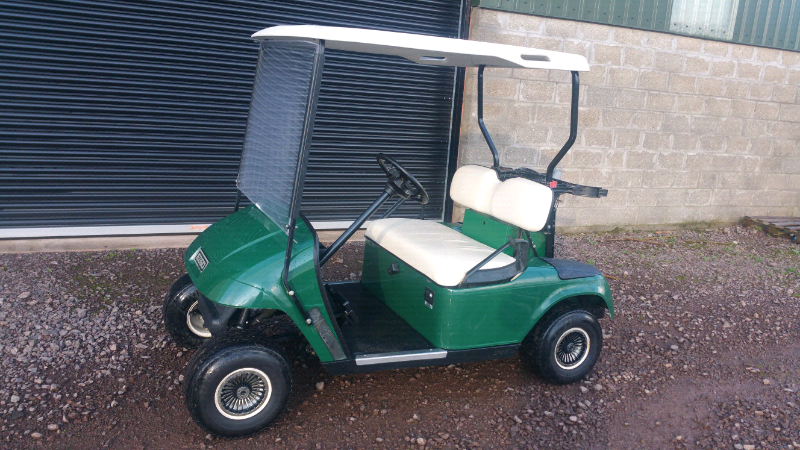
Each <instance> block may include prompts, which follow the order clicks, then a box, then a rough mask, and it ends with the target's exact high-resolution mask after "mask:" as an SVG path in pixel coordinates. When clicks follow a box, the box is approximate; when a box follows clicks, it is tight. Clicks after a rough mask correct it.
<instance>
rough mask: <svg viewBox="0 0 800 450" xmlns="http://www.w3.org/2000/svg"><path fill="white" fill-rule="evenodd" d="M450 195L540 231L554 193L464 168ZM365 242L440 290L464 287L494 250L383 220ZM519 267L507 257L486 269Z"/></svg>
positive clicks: (410, 223) (428, 226)
mask: <svg viewBox="0 0 800 450" xmlns="http://www.w3.org/2000/svg"><path fill="white" fill-rule="evenodd" d="M450 196H451V197H452V198H453V201H454V202H456V203H458V204H459V205H462V206H465V207H467V208H470V209H473V210H475V211H478V212H480V213H483V214H486V215H489V216H492V217H495V218H496V219H498V220H500V221H502V222H506V223H509V224H512V225H515V226H518V227H520V228H522V229H525V230H528V231H538V230H541V229H542V228H543V227H544V225H545V223H546V222H547V216H548V215H549V214H550V205H551V204H552V202H553V191H552V190H550V188H548V187H546V186H543V185H541V184H539V183H536V182H534V181H531V180H526V179H523V178H512V179H509V180H506V181H504V182H501V181H500V180H498V179H497V175H496V173H495V171H494V170H492V169H489V168H487V167H481V166H472V165H469V166H463V167H461V168H460V169H458V170H457V171H456V173H455V174H454V175H453V183H452V186H451V187H450ZM366 237H367V238H368V239H371V240H372V241H374V242H375V243H376V244H378V245H379V246H381V247H383V248H384V249H386V250H387V251H389V252H390V253H392V254H393V255H395V256H397V257H398V258H399V259H400V260H402V261H403V262H405V263H406V264H408V265H409V266H411V267H413V268H414V269H416V270H417V271H419V272H421V273H422V274H424V275H425V276H427V277H428V278H430V279H431V280H432V281H433V282H434V283H436V284H438V285H440V286H446V287H453V286H457V285H459V284H460V283H461V282H462V281H463V280H464V277H465V276H466V274H467V272H469V270H470V269H472V268H473V267H475V266H476V265H477V264H478V263H479V262H481V261H483V260H484V259H486V258H487V257H488V256H489V255H491V254H492V253H493V252H494V251H495V249H493V248H491V247H489V246H488V245H484V244H481V243H480V242H478V241H476V240H474V239H472V238H470V237H468V236H465V235H463V234H461V233H459V232H458V231H456V230H454V229H452V228H450V227H448V226H445V225H442V224H440V223H436V222H433V221H428V220H417V219H397V218H394V219H381V220H376V221H374V222H372V223H370V224H369V225H368V226H367V231H366ZM513 262H514V258H512V257H511V256H508V255H506V254H504V253H501V254H499V255H497V256H496V257H495V258H493V259H492V260H491V261H489V262H488V263H487V264H486V265H485V266H483V269H495V268H498V267H503V266H506V265H509V264H511V263H513Z"/></svg>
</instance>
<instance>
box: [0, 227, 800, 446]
mask: <svg viewBox="0 0 800 450" xmlns="http://www.w3.org/2000/svg"><path fill="white" fill-rule="evenodd" d="M362 252H363V243H352V244H348V245H346V246H345V247H344V248H343V249H342V251H341V252H340V253H339V254H337V256H336V257H334V259H333V260H332V261H331V264H330V265H329V267H327V268H326V270H325V274H324V275H325V278H326V279H357V278H358V277H360V271H361V266H360V264H361V263H360V259H361V255H362V254H363V253H362ZM557 256H559V257H562V258H569V259H576V260H580V261H586V262H590V263H593V264H595V265H597V267H599V268H600V269H601V270H602V271H603V272H604V273H605V274H606V275H607V276H609V282H610V284H611V287H612V291H613V294H614V298H615V302H616V307H617V317H616V318H615V319H613V320H610V319H608V318H606V319H603V320H602V321H601V323H602V325H603V329H604V333H605V348H604V349H603V353H602V356H601V359H600V361H599V363H598V364H597V365H596V367H595V370H594V371H593V372H592V373H591V374H590V375H589V376H588V377H587V379H585V380H583V381H581V382H580V383H577V384H574V385H570V386H553V385H549V384H546V383H544V382H542V381H541V380H539V379H538V378H536V377H535V376H532V375H530V374H529V373H528V372H526V371H525V370H524V369H523V367H522V366H521V365H520V363H519V360H518V358H512V359H508V360H502V361H491V362H484V363H474V364H463V365H455V366H449V367H435V368H427V369H408V370H398V371H389V372H379V373H374V374H364V375H352V376H341V377H333V376H330V375H328V374H327V373H326V372H325V370H324V369H322V367H321V365H320V364H319V362H318V360H315V359H313V358H311V357H309V356H308V354H307V353H306V352H305V351H303V345H302V344H303V343H302V342H301V341H300V340H298V339H292V338H291V337H290V338H288V339H285V340H284V341H283V344H284V345H285V347H286V348H287V352H288V354H289V357H290V359H291V361H292V370H293V372H294V375H295V388H294V392H293V394H292V398H291V400H290V403H289V408H288V410H287V411H286V413H285V414H284V415H283V416H282V417H281V418H280V419H279V420H278V421H277V422H276V423H275V424H274V425H273V426H272V427H270V428H269V429H268V430H266V431H264V432H262V433H259V434H257V435H255V436H252V437H249V438H244V439H238V440H224V439H212V438H210V437H207V436H206V435H205V433H203V432H202V431H201V430H200V428H198V427H197V426H195V425H194V424H193V423H192V422H191V419H190V418H189V415H188V413H187V412H186V408H185V406H184V404H183V398H182V394H181V391H182V389H181V383H182V378H181V374H182V371H183V369H184V366H185V365H186V363H187V362H188V360H189V358H190V357H191V352H189V351H186V350H185V349H182V348H178V347H176V346H175V345H174V344H173V343H172V342H171V341H170V340H169V339H168V338H167V337H166V334H165V331H164V329H163V326H162V325H161V324H160V305H161V301H162V296H163V292H165V291H166V289H167V288H168V287H169V284H170V283H171V282H172V281H173V280H174V279H175V278H177V276H179V275H180V273H182V271H183V270H182V262H181V257H182V252H181V251H180V250H141V251H131V252H87V253H55V254H47V253H40V254H28V255H0V344H2V347H1V348H0V354H1V355H2V356H3V358H2V362H0V381H2V386H0V439H2V442H3V444H1V445H0V446H4V447H6V448H22V449H24V448H53V449H67V448H119V449H182V448H187V449H188V448H192V449H196V448H219V449H245V448H248V449H249V448H304V449H306V448H308V449H314V448H403V447H405V448H537V449H544V448H581V449H606V448H610V449H625V448H675V449H683V448H691V449H695V448H702V449H705V448H751V447H750V446H754V447H753V448H759V449H773V448H774V449H779V448H781V449H787V448H800V427H798V426H797V424H798V423H800V406H798V405H799V404H800V393H798V388H800V358H799V357H798V356H797V355H799V354H800V246H798V245H796V244H792V243H790V242H788V241H784V240H779V239H771V238H769V237H766V236H764V235H762V234H760V233H756V232H755V231H754V230H750V229H743V228H735V227H734V228H728V229H722V230H713V231H712V230H709V231H679V232H669V233H655V232H653V233H610V234H608V233H607V234H582V235H570V236H564V237H560V238H559V239H558V242H557ZM54 261H55V264H54V263H53V262H54ZM26 293H27V295H25V294H26ZM31 302H33V303H31ZM48 308H49V309H48ZM275 320H276V321H280V320H285V319H280V318H276V319H275ZM276 325H280V322H278V323H276ZM37 326H38V328H37ZM283 326H285V327H287V329H289V328H291V324H287V323H283ZM26 333H27V334H26ZM62 333H63V334H62ZM67 341H69V342H67ZM112 346H113V349H114V350H112ZM123 350H124V352H123ZM65 352H72V353H70V354H68V355H67V354H66V353H65ZM123 356H124V357H123ZM320 381H321V382H324V387H323V389H322V391H318V390H317V389H316V387H315V385H316V383H318V382H320ZM44 386H47V387H46V388H45V387H44ZM13 400H16V401H13ZM52 425H55V427H53V426H52ZM35 433H36V434H35Z"/></svg>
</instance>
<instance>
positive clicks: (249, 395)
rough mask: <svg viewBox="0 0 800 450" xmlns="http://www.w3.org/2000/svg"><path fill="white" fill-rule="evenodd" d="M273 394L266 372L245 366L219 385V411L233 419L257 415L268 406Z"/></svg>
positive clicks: (217, 394) (217, 403)
mask: <svg viewBox="0 0 800 450" xmlns="http://www.w3.org/2000/svg"><path fill="white" fill-rule="evenodd" d="M271 396H272V384H271V383H270V381H269V377H268V376H267V374H265V373H264V372H262V371H260V370H258V369H254V368H245V369H239V370H236V371H234V372H232V373H230V374H228V376H226V377H225V378H224V379H223V380H222V381H221V382H220V383H219V385H218V386H217V391H216V394H215V395H214V397H215V403H216V405H217V411H219V413H220V414H222V415H223V416H225V417H227V418H229V419H233V420H244V419H248V418H250V417H253V416H255V415H256V414H258V413H259V412H261V410H263V409H264V407H265V406H267V403H269V399H270V397H271Z"/></svg>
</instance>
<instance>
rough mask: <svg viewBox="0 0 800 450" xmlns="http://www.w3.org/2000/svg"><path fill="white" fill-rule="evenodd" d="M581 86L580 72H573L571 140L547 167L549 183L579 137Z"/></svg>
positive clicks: (570, 116) (570, 115) (570, 117)
mask: <svg viewBox="0 0 800 450" xmlns="http://www.w3.org/2000/svg"><path fill="white" fill-rule="evenodd" d="M579 84H580V78H579V76H578V72H574V71H573V72H572V99H571V101H570V108H569V139H567V142H566V143H565V144H564V146H563V147H561V150H559V151H558V154H556V156H555V158H553V160H552V161H550V165H548V166H547V177H546V180H547V182H550V181H553V170H555V168H556V166H557V165H558V163H560V162H561V158H563V157H564V155H566V154H567V152H568V151H569V149H570V148H572V144H574V143H575V138H576V137H577V136H578V94H579Z"/></svg>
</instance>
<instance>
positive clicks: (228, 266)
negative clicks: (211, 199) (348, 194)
mask: <svg viewBox="0 0 800 450" xmlns="http://www.w3.org/2000/svg"><path fill="white" fill-rule="evenodd" d="M298 225H299V226H298V229H297V232H296V233H295V245H294V252H293V253H294V255H295V258H294V260H293V265H292V267H294V266H296V264H295V263H301V262H303V261H304V260H305V259H306V258H299V256H300V255H306V254H309V253H311V252H309V250H312V249H313V243H314V239H313V236H312V235H311V233H310V231H309V229H308V228H307V227H306V226H305V223H299V224H298ZM286 239H287V235H286V233H285V232H284V231H283V230H282V229H281V228H280V227H279V226H278V225H276V224H275V223H274V222H272V221H271V220H270V219H269V218H268V217H267V216H266V215H265V214H264V213H262V212H261V211H260V210H259V209H258V208H256V207H254V206H250V207H247V208H245V209H243V210H241V211H239V212H237V213H234V214H231V215H230V216H227V217H225V218H224V219H222V220H220V221H219V222H217V223H215V224H214V225H212V226H210V227H208V229H206V230H205V231H204V232H203V233H202V234H201V235H200V236H198V237H197V239H195V240H194V242H192V244H191V245H190V246H189V248H188V249H187V250H186V253H185V255H184V262H185V264H186V268H187V270H188V272H189V276H190V277H191V278H192V281H193V282H194V284H195V286H197V288H198V290H199V291H200V292H202V293H203V295H205V296H206V297H208V298H209V299H211V300H212V301H214V302H216V303H221V304H223V305H227V306H234V307H246V308H276V306H278V305H276V303H277V304H284V303H286V304H289V303H287V302H290V300H289V298H288V296H287V295H286V293H285V291H284V289H283V286H282V284H281V281H280V279H281V272H282V270H283V263H284V255H285V252H286ZM311 255H312V257H313V253H311ZM290 272H291V269H290ZM281 309H282V308H281Z"/></svg>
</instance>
